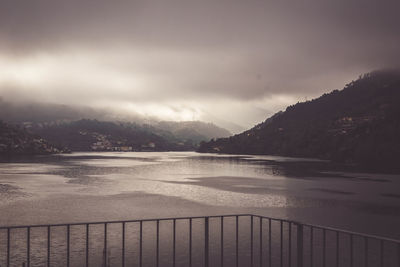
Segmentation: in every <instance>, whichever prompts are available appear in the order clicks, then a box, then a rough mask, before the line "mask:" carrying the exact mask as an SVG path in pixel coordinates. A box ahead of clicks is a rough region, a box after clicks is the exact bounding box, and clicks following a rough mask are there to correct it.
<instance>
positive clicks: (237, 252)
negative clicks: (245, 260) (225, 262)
mask: <svg viewBox="0 0 400 267" xmlns="http://www.w3.org/2000/svg"><path fill="white" fill-rule="evenodd" d="M236 267H239V216H236Z"/></svg>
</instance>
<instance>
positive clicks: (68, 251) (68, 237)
mask: <svg viewBox="0 0 400 267" xmlns="http://www.w3.org/2000/svg"><path fill="white" fill-rule="evenodd" d="M70 228H71V226H70V225H69V224H68V225H67V267H69V257H70V255H69V254H70V238H71V237H70V232H71V229H70Z"/></svg>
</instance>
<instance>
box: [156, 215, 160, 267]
mask: <svg viewBox="0 0 400 267" xmlns="http://www.w3.org/2000/svg"><path fill="white" fill-rule="evenodd" d="M156 228H157V229H156V231H157V237H156V238H157V244H156V266H157V267H158V266H159V265H160V220H157V226H156Z"/></svg>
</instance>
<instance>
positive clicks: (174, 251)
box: [172, 219, 176, 267]
mask: <svg viewBox="0 0 400 267" xmlns="http://www.w3.org/2000/svg"><path fill="white" fill-rule="evenodd" d="M172 253H173V255H172V266H173V267H175V265H176V220H175V219H174V220H173V221H172Z"/></svg>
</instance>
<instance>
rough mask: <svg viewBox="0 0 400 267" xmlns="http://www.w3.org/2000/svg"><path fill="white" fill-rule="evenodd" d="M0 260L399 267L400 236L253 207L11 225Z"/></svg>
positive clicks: (2, 233)
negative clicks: (242, 211)
mask: <svg viewBox="0 0 400 267" xmlns="http://www.w3.org/2000/svg"><path fill="white" fill-rule="evenodd" d="M0 266H2V267H3V266H7V267H10V266H26V267H36V266H48V267H50V266H68V267H69V266H73V267H75V266H86V267H88V266H102V267H111V266H112V267H114V266H122V267H125V266H140V267H143V266H157V267H164V266H173V267H176V266H189V267H192V266H193V267H194V266H205V267H210V266H220V267H224V266H225V267H230V266H236V267H239V266H250V267H258V266H260V267H261V266H269V267H272V266H280V267H283V266H289V267H291V266H297V267H305V266H307V267H321V266H322V267H328V266H336V267H339V266H346V267H347V266H349V267H356V266H363V267H373V266H381V267H383V266H400V241H399V240H394V239H389V238H383V237H378V236H372V235H366V234H361V233H355V232H351V231H345V230H340V229H335V228H330V227H323V226H318V225H311V224H303V223H299V222H295V221H290V220H283V219H276V218H270V217H265V216H258V215H251V214H240V215H236V214H235V215H220V216H206V217H179V218H159V219H143V220H127V221H108V222H90V223H71V224H53V225H29V226H10V227H0Z"/></svg>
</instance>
